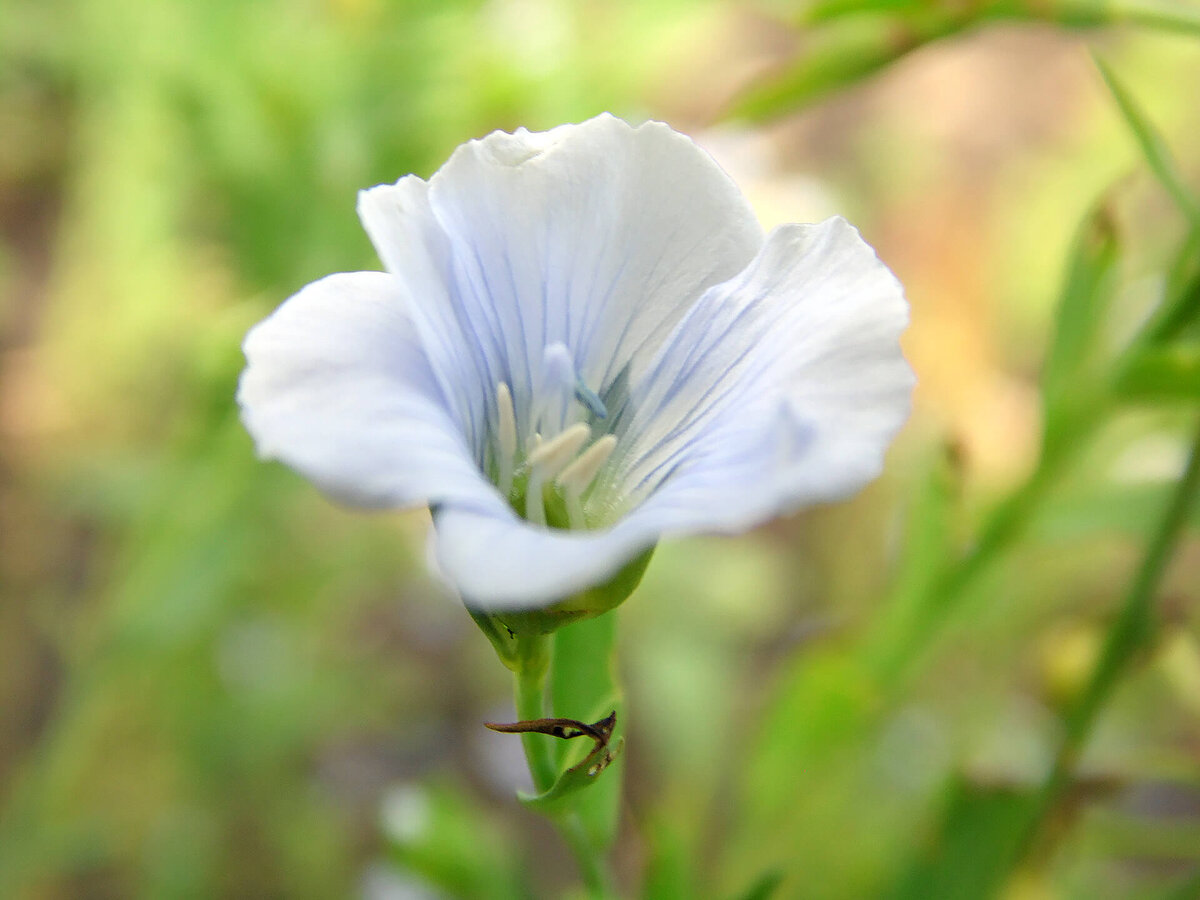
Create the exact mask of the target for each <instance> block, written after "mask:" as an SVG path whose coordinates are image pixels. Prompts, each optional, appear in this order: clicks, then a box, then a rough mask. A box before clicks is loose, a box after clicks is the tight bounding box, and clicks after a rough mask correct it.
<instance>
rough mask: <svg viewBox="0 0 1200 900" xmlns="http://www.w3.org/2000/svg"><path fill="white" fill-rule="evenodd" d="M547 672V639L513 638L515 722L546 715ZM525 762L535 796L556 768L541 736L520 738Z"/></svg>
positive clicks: (550, 780)
mask: <svg viewBox="0 0 1200 900" xmlns="http://www.w3.org/2000/svg"><path fill="white" fill-rule="evenodd" d="M549 671H550V639H549V638H548V637H546V636H545V635H542V634H534V635H518V636H517V668H516V705H517V718H518V719H521V720H522V721H524V720H527V719H541V718H544V717H545V715H546V674H547V673H548V672H549ZM521 745H522V746H523V747H524V748H525V761H526V762H527V763H528V764H529V774H530V776H532V778H533V786H534V789H535V790H536V792H537V793H539V794H540V793H543V792H544V791H547V790H549V789H550V786H551V785H552V784H554V779H555V778H557V777H558V767H557V766H556V765H555V764H554V755H553V753H552V752H551V748H550V738H549V737H547V736H546V735H544V734H522V735H521Z"/></svg>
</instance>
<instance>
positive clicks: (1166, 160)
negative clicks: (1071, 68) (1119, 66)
mask: <svg viewBox="0 0 1200 900" xmlns="http://www.w3.org/2000/svg"><path fill="white" fill-rule="evenodd" d="M1093 59H1094V61H1095V63H1096V67H1097V68H1098V69H1099V70H1100V74H1101V76H1103V78H1104V83H1105V84H1107V85H1108V90H1109V92H1110V93H1111V94H1112V95H1113V99H1114V100H1116V102H1117V108H1118V109H1119V110H1120V111H1121V115H1122V116H1123V117H1124V119H1125V124H1127V125H1128V126H1129V130H1130V131H1132V132H1133V136H1134V137H1135V138H1136V139H1137V142H1138V146H1139V147H1140V148H1141V150H1142V155H1143V156H1144V157H1145V158H1146V163H1147V165H1149V166H1150V171H1152V172H1153V173H1154V176H1155V177H1156V178H1157V179H1158V181H1159V183H1160V184H1161V185H1162V186H1163V188H1164V189H1165V190H1166V192H1167V193H1168V194H1169V195H1170V196H1171V199H1172V200H1174V201H1175V205H1176V206H1178V207H1179V211H1180V212H1182V213H1183V215H1184V217H1185V218H1187V220H1188V221H1189V222H1191V223H1192V226H1193V227H1200V204H1197V202H1196V198H1195V197H1194V196H1193V195H1192V192H1191V191H1190V190H1189V189H1188V187H1187V186H1186V184H1185V183H1184V180H1183V178H1182V177H1181V176H1180V174H1179V170H1178V169H1177V168H1176V166H1175V161H1174V160H1173V159H1172V158H1171V151H1170V150H1168V149H1167V145H1166V142H1165V141H1163V139H1162V136H1161V135H1160V134H1159V133H1158V132H1157V131H1156V130H1155V128H1154V126H1153V125H1152V124H1151V123H1150V120H1149V118H1147V116H1146V114H1145V113H1144V112H1142V110H1141V108H1140V107H1139V106H1138V105H1137V102H1136V101H1135V100H1134V99H1133V95H1132V94H1130V93H1129V91H1128V90H1127V89H1126V88H1125V86H1124V85H1122V84H1121V82H1120V81H1118V80H1117V77H1116V75H1115V74H1113V71H1112V69H1110V68H1109V66H1108V64H1107V63H1105V62H1104V60H1102V59H1100V57H1098V56H1094V55H1093Z"/></svg>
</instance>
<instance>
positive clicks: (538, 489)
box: [525, 422, 592, 525]
mask: <svg viewBox="0 0 1200 900" xmlns="http://www.w3.org/2000/svg"><path fill="white" fill-rule="evenodd" d="M591 436H592V430H591V429H590V428H588V427H587V426H586V425H584V424H583V423H582V422H580V423H578V424H575V425H572V426H571V427H570V428H568V429H567V430H566V431H564V432H562V433H561V434H559V435H557V436H556V437H553V438H551V439H550V440H548V441H544V442H543V443H541V444H539V445H538V446H537V447H536V448H535V449H534V450H532V451H531V452H530V454H529V455H528V456H527V457H525V463H526V465H528V466H529V483H528V484H527V485H526V487H525V518H526V519H528V520H529V521H530V522H533V523H535V524H537V525H545V524H546V505H545V501H544V500H543V499H542V486H543V485H544V484H545V483H546V480H547V479H549V478H553V477H554V476H555V475H557V474H558V473H559V472H561V471H562V470H563V469H564V468H565V467H566V466H567V464H568V463H569V462H570V461H571V460H572V459H573V458H574V457H575V454H576V453H578V452H579V448H580V447H582V446H583V445H584V444H586V443H587V439H588V438H589V437H591Z"/></svg>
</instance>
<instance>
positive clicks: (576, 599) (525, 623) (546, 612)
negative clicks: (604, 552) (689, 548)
mask: <svg viewBox="0 0 1200 900" xmlns="http://www.w3.org/2000/svg"><path fill="white" fill-rule="evenodd" d="M653 553H654V547H650V548H649V549H647V550H645V551H643V552H642V553H640V554H638V555H637V556H635V557H634V558H633V559H632V560H630V561H629V562H627V563H626V564H625V565H624V566H622V567H621V569H620V571H618V572H617V574H616V575H614V576H613V577H612V578H610V579H609V580H608V581H606V582H604V583H603V584H599V585H596V586H595V587H592V588H588V589H587V590H586V591H580V592H579V593H578V594H573V595H572V596H570V597H567V598H566V599H564V600H560V601H558V602H557V603H554V604H552V605H550V606H547V607H544V608H542V609H526V610H517V611H513V612H497V613H489V612H487V611H486V610H479V609H474V610H472V611H471V616H472V618H474V619H475V621H476V622H479V621H480V619H481V617H482V618H486V619H489V620H491V621H493V622H495V623H497V624H498V625H499V626H500V627H501V628H503V629H505V630H507V631H508V632H510V633H512V634H551V633H553V632H555V631H557V630H558V629H560V628H562V627H563V626H564V625H570V624H571V623H572V622H582V621H583V620H584V619H594V618H595V617H596V616H600V615H603V614H604V613H606V612H609V611H610V610H613V609H616V608H617V607H618V606H620V605H621V604H622V603H624V602H625V601H626V600H627V599H629V595H630V594H632V593H633V592H634V589H636V588H637V586H638V584H639V583H640V582H641V580H642V575H643V574H645V572H646V566H648V565H649V564H650V557H651V555H653ZM480 627H481V628H483V627H484V626H483V625H480ZM484 633H485V634H488V637H489V639H491V634H490V633H489V632H488V629H486V628H484ZM492 643H493V644H495V643H496V642H495V640H493V641H492ZM497 652H499V653H501V659H503V658H504V655H503V652H502V651H501V649H500V647H497ZM506 665H507V663H506ZM510 668H511V667H510Z"/></svg>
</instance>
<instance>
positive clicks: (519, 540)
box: [433, 498, 658, 611]
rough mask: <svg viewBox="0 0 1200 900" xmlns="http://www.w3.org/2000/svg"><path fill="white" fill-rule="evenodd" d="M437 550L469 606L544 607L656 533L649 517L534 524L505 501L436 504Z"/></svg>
mask: <svg viewBox="0 0 1200 900" xmlns="http://www.w3.org/2000/svg"><path fill="white" fill-rule="evenodd" d="M433 522H434V553H435V555H436V558H437V567H438V569H439V570H440V572H441V574H442V575H443V577H444V578H445V579H446V580H447V581H448V582H449V583H450V584H452V585H454V587H455V588H456V589H457V590H458V592H459V595H460V596H461V597H462V599H463V602H465V603H466V604H467V606H470V607H472V608H473V609H483V610H488V611H501V610H515V609H531V608H535V607H540V606H549V605H550V604H553V603H556V602H558V601H560V600H563V599H565V598H567V597H570V596H571V595H573V594H575V593H578V592H579V591H583V590H586V589H587V588H590V587H594V586H595V585H598V584H603V583H604V582H605V581H607V580H608V579H609V578H611V577H612V576H614V575H615V574H616V573H617V572H618V571H619V570H620V568H621V567H622V566H623V565H624V564H625V563H627V562H628V561H629V560H631V559H632V558H633V557H634V556H636V555H637V554H638V553H639V552H641V551H642V550H644V549H646V548H647V547H650V546H652V545H653V544H654V543H655V541H656V540H657V538H658V534H657V532H656V531H655V530H654V528H653V524H652V523H650V522H646V521H643V522H640V523H639V522H633V523H629V521H628V520H626V521H623V522H619V523H618V524H617V525H616V526H615V527H614V528H612V529H609V530H606V531H561V530H556V529H548V528H545V527H542V526H537V525H532V524H530V523H529V522H526V521H525V520H523V519H520V518H518V517H517V515H516V514H515V513H514V512H513V511H512V510H511V509H510V508H509V507H508V506H507V505H506V504H504V503H503V502H501V501H500V500H499V498H497V499H496V502H494V503H493V502H483V503H479V504H471V505H446V506H442V507H438V508H437V509H435V510H434V515H433Z"/></svg>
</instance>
